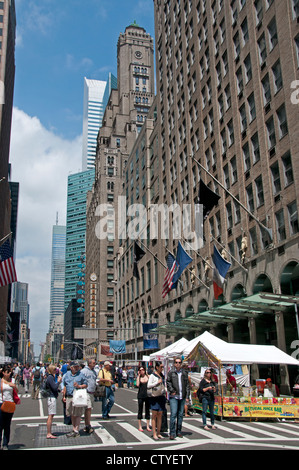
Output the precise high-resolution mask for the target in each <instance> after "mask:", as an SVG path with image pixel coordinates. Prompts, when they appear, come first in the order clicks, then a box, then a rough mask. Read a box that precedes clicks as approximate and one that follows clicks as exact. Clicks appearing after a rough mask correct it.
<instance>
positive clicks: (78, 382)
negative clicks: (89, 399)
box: [62, 362, 87, 437]
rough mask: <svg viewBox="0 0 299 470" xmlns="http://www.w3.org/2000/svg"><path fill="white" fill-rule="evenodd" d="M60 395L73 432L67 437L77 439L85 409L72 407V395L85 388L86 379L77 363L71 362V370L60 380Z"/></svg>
mask: <svg viewBox="0 0 299 470" xmlns="http://www.w3.org/2000/svg"><path fill="white" fill-rule="evenodd" d="M62 387H63V389H62V395H63V398H62V399H63V401H64V402H65V403H66V415H67V416H71V418H72V425H73V431H72V432H70V433H68V434H67V437H78V436H79V426H80V419H81V416H82V414H83V413H84V410H85V407H82V406H76V407H74V406H73V393H74V390H75V389H80V388H87V380H86V377H85V376H84V375H83V374H82V372H81V370H80V367H79V364H78V362H71V370H69V371H67V373H66V374H65V375H64V376H63V378H62Z"/></svg>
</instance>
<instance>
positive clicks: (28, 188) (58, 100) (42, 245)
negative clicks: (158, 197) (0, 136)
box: [10, 0, 154, 354]
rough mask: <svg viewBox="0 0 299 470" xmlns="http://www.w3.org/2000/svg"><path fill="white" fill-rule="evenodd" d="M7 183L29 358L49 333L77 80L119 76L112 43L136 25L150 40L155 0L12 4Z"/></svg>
mask: <svg viewBox="0 0 299 470" xmlns="http://www.w3.org/2000/svg"><path fill="white" fill-rule="evenodd" d="M16 13H17V44H16V76H15V94H14V110H13V123H12V132H11V153H10V162H11V164H12V180H13V181H18V182H19V183H20V194H19V207H18V227H17V245H16V257H15V263H16V269H17V275H18V280H19V281H21V282H27V283H28V284H29V303H30V320H29V327H30V330H31V341H32V342H33V343H34V350H35V354H39V352H40V349H39V343H40V342H41V341H42V342H44V341H45V338H46V333H47V332H48V328H49V308H50V279H51V241H52V227H53V225H54V224H55V221H56V212H58V215H59V224H61V225H65V217H66V192H67V177H68V175H69V174H70V173H76V172H79V171H81V154H82V118H83V79H84V77H87V78H93V79H97V80H106V79H107V77H108V73H109V72H112V73H113V74H114V75H115V76H116V75H117V60H116V54H117V40H118V37H119V34H120V33H121V32H124V31H125V28H126V27H127V26H128V25H129V24H131V23H132V22H134V21H136V22H137V24H138V25H139V26H142V27H144V28H145V29H146V31H147V32H148V33H150V34H151V35H152V37H154V6H153V0H80V1H79V0H16Z"/></svg>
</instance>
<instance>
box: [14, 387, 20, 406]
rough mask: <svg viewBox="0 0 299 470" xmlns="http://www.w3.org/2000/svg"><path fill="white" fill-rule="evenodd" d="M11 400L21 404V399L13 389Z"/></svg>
mask: <svg viewBox="0 0 299 470" xmlns="http://www.w3.org/2000/svg"><path fill="white" fill-rule="evenodd" d="M13 401H14V402H15V404H16V405H20V404H21V399H20V397H19V395H18V394H17V392H16V391H15V390H13Z"/></svg>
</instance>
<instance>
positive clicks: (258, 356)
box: [182, 331, 299, 418]
mask: <svg viewBox="0 0 299 470" xmlns="http://www.w3.org/2000/svg"><path fill="white" fill-rule="evenodd" d="M197 339H198V341H197V342H196V345H195V346H194V347H193V349H192V350H190V344H189V348H188V346H187V347H186V348H185V350H184V351H183V352H182V354H184V355H185V357H186V359H187V360H188V362H189V363H191V364H192V363H193V364H194V363H196V365H197V366H198V368H199V371H201V372H200V374H199V375H200V376H202V375H203V371H204V370H205V368H206V367H209V368H213V369H214V371H215V373H216V375H217V380H218V393H217V396H216V397H215V414H216V415H218V416H221V417H244V418H261V417H263V418H299V398H296V397H291V396H270V395H271V394H269V393H268V394H267V395H268V396H264V393H263V389H264V388H265V379H264V380H260V381H258V380H257V381H256V384H250V382H249V378H250V366H251V365H252V364H286V365H296V366H299V361H298V360H297V359H295V358H293V357H292V356H289V355H288V354H286V353H284V352H283V351H281V350H280V349H278V348H277V347H275V346H266V345H265V346H261V345H255V344H235V343H227V342H226V341H223V340H220V339H219V338H217V337H215V336H213V335H212V334H211V333H209V332H208V331H206V332H205V333H203V334H202V335H200V336H199V337H198V338H197ZM232 366H234V369H233V370H236V367H238V368H239V372H240V373H239V374H236V375H235V379H236V386H235V387H234V388H232V387H231V385H230V383H228V384H227V370H228V368H232ZM192 393H193V394H192V400H193V408H195V409H199V410H201V404H200V403H199V401H198V398H197V395H196V391H195V390H194V391H193V392H192Z"/></svg>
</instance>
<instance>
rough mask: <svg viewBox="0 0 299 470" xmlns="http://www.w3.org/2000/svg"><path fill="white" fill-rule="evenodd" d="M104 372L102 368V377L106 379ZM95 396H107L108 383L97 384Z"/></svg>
mask: <svg viewBox="0 0 299 470" xmlns="http://www.w3.org/2000/svg"><path fill="white" fill-rule="evenodd" d="M104 378H105V377H104V372H103V370H102V379H104ZM94 396H95V397H99V398H103V397H105V396H106V385H101V384H97V386H96V390H95V393H94Z"/></svg>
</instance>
